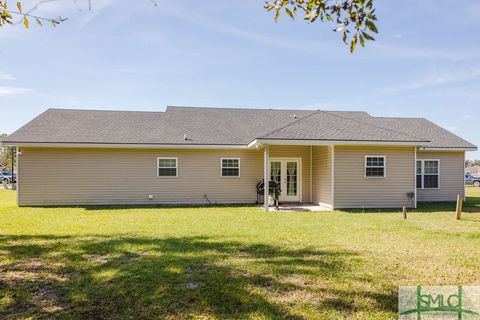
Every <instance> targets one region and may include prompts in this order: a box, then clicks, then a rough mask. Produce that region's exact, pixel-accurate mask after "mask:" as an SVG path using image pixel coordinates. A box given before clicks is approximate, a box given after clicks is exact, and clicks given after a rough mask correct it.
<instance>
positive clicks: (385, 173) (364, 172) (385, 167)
mask: <svg viewBox="0 0 480 320" xmlns="http://www.w3.org/2000/svg"><path fill="white" fill-rule="evenodd" d="M368 158H383V167H378V166H373V167H372V166H369V167H368V168H383V177H369V176H367V159H368ZM363 177H364V178H365V179H385V178H386V177H387V157H386V156H385V155H366V156H365V162H364V167H363Z"/></svg>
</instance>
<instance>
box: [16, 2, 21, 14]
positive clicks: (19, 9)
mask: <svg viewBox="0 0 480 320" xmlns="http://www.w3.org/2000/svg"><path fill="white" fill-rule="evenodd" d="M17 8H18V12H20V13H22V3H21V2H18V1H17Z"/></svg>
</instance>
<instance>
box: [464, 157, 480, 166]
mask: <svg viewBox="0 0 480 320" xmlns="http://www.w3.org/2000/svg"><path fill="white" fill-rule="evenodd" d="M475 166H479V167H480V159H476V160H465V167H475Z"/></svg>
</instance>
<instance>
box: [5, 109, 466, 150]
mask: <svg viewBox="0 0 480 320" xmlns="http://www.w3.org/2000/svg"><path fill="white" fill-rule="evenodd" d="M184 136H186V137H187V140H184ZM259 138H261V139H276V140H277V139H282V140H325V141H333V140H335V141H366V142H368V141H371V142H374V141H383V142H387V143H388V142H406V143H408V142H412V143H417V144H418V143H421V144H422V145H425V146H432V147H458V148H460V147H461V148H473V147H475V146H474V145H472V144H471V143H469V142H467V141H465V140H463V139H461V138H459V137H457V136H455V135H454V134H452V133H450V132H449V131H447V130H445V129H443V128H440V127H438V126H437V125H435V124H433V123H431V122H430V121H428V120H425V119H415V118H411V119H405V118H377V117H371V116H370V115H369V114H368V113H366V112H357V111H353V112H347V111H313V110H272V109H230V108H196V107H168V108H167V110H166V111H165V112H136V111H99V110H71V109H48V110H47V111H45V112H44V113H42V114H41V115H39V116H38V117H36V118H35V119H33V120H32V121H30V122H29V123H27V124H26V125H24V126H23V127H21V128H20V129H18V130H17V131H16V132H14V133H13V134H11V135H10V136H9V137H8V138H7V142H8V143H11V144H15V143H85V144H184V145H191V144H201V145H204V144H207V145H247V144H249V143H250V142H252V141H253V140H254V139H259Z"/></svg>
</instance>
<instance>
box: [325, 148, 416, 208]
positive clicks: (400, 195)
mask: <svg viewBox="0 0 480 320" xmlns="http://www.w3.org/2000/svg"><path fill="white" fill-rule="evenodd" d="M367 155H372V156H375V155H378V156H385V157H386V159H385V161H386V162H385V163H386V167H385V171H386V177H385V178H366V177H365V156H367ZM414 170H415V149H414V147H366V146H335V173H334V175H335V180H334V184H335V187H334V190H335V193H334V194H335V199H334V206H335V208H398V207H403V206H410V207H411V206H412V202H411V201H410V200H409V199H408V197H407V193H408V192H412V191H415V174H414V172H415V171H414Z"/></svg>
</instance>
